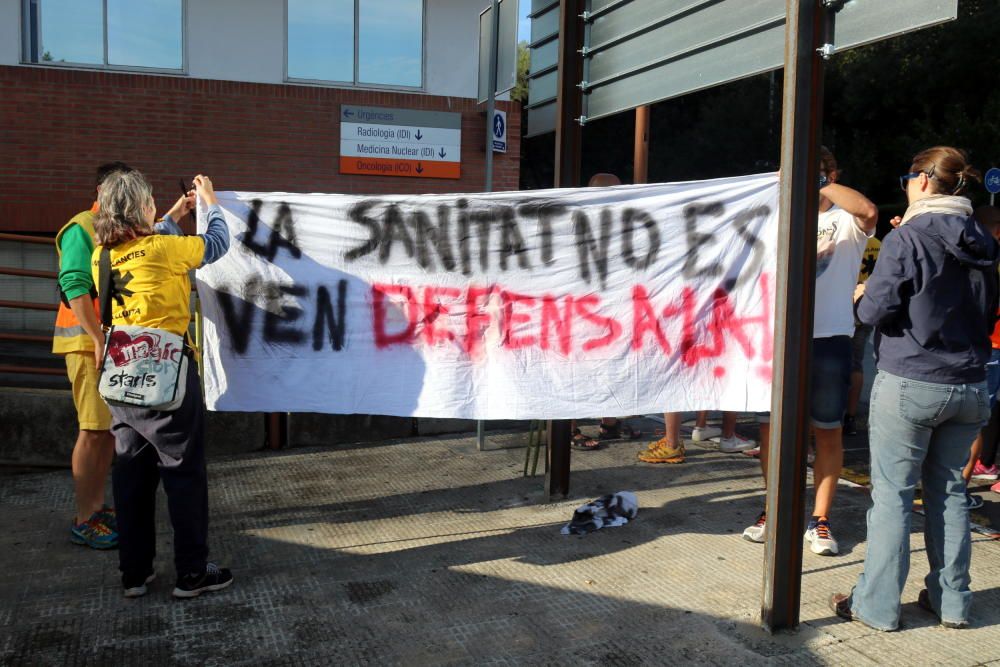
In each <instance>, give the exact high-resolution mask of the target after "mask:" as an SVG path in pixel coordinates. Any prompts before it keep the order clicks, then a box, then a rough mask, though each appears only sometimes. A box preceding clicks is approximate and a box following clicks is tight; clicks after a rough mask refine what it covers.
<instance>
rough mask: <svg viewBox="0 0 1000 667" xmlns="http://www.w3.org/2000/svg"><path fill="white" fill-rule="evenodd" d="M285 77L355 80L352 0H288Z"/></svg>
mask: <svg viewBox="0 0 1000 667" xmlns="http://www.w3.org/2000/svg"><path fill="white" fill-rule="evenodd" d="M288 76H289V78H292V79H317V80H320V81H348V82H351V83H353V82H354V0H288Z"/></svg>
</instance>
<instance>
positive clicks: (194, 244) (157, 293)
mask: <svg viewBox="0 0 1000 667" xmlns="http://www.w3.org/2000/svg"><path fill="white" fill-rule="evenodd" d="M194 189H195V191H196V192H197V196H198V197H200V198H201V200H202V201H203V202H204V203H205V204H206V205H207V207H208V228H207V230H206V231H205V233H204V234H199V235H197V236H173V235H169V236H168V235H157V234H156V233H155V230H154V216H155V210H156V209H155V203H154V200H153V193H152V188H151V187H150V185H149V183H148V182H147V181H146V179H145V178H144V177H143V175H142V174H141V173H139V172H138V171H135V170H132V171H129V172H116V173H114V174H111V175H109V176H108V177H107V178H106V179H105V180H104V183H103V185H102V187H101V190H100V193H99V195H98V203H99V211H98V215H97V221H96V224H95V232H96V240H97V243H98V247H97V248H96V249H95V250H94V254H93V256H92V273H93V277H94V282H95V283H96V284H97V285H98V290H99V291H100V292H102V294H101V297H102V299H104V300H105V301H106V303H108V305H109V306H110V308H107V307H106V308H105V309H106V310H110V321H105V322H104V324H105V326H108V325H112V326H114V327H146V328H149V329H154V330H159V331H161V332H164V333H165V334H167V335H173V336H176V337H178V340H183V341H184V350H183V355H185V356H187V357H188V358H189V359H191V358H193V351H192V349H191V347H190V346H189V345H187V344H186V343H187V330H188V325H189V322H190V319H191V312H190V295H191V283H190V278H189V276H188V274H189V271H190V270H191V269H194V268H197V267H199V266H204V265H205V264H210V263H212V262H214V261H216V260H217V259H219V258H220V257H222V256H223V255H224V254H225V252H226V251H227V250H228V248H229V230H228V228H227V226H226V220H225V217H224V216H223V214H222V209H221V208H220V207H219V206H218V201H217V200H216V197H215V192H214V189H213V186H212V181H211V180H210V179H209V178H208V177H207V176H200V175H199V176H196V177H195V179H194ZM191 194H193V193H189V195H191ZM178 231H179V230H178ZM105 251H106V252H105ZM102 264H103V266H102ZM102 274H103V277H102ZM104 292H107V293H104ZM122 335H126V336H127V334H124V331H114V330H112V333H111V334H110V337H109V344H108V348H109V352H108V356H109V357H110V356H111V355H112V354H113V353H114V352H115V350H112V349H110V348H111V347H112V346H111V340H112V339H116V340H120V339H121V337H122ZM178 356H179V355H178ZM108 363H109V362H108V361H107V360H106V361H105V366H106V365H107V364H108ZM179 367H180V369H182V370H181V371H180V375H179V376H178V377H177V378H176V381H177V386H178V389H179V390H182V391H183V400H182V401H181V403H180V404H179V405H172V404H171V405H169V406H168V407H165V408H163V409H155V408H159V407H161V406H159V405H158V406H154V408H148V407H135V406H129V405H125V404H123V403H120V402H110V410H111V416H112V425H111V431H112V433H113V435H114V437H115V451H116V453H117V455H118V456H117V460H116V462H115V466H114V470H113V472H112V488H113V490H114V497H115V503H116V505H117V508H118V541H119V568H120V569H121V572H122V584H123V587H124V590H125V596H126V597H139V596H141V595H144V594H145V593H146V590H147V588H146V585H147V584H148V583H150V582H151V581H153V579H154V578H155V576H156V575H155V570H154V566H153V560H154V557H155V554H156V526H155V500H156V487H157V486H158V484H159V483H160V481H162V482H163V488H164V491H166V495H167V506H168V508H169V511H170V521H171V524H172V525H173V529H174V565H175V568H176V571H177V584H176V586H175V588H174V590H173V595H174V596H175V597H178V598H190V597H196V596H198V595H200V594H201V593H204V592H207V591H216V590H221V589H223V588H225V587H227V586H229V585H230V584H231V583H232V581H233V576H232V574H231V573H230V571H229V570H227V569H223V568H219V567H218V566H217V565H215V564H213V563H210V562H208V477H207V472H206V468H205V442H204V440H205V419H204V414H205V408H204V405H203V402H202V391H201V383H200V381H199V378H198V367H197V364H195V363H193V361H192V362H191V363H186V364H185V363H181V364H180V366H179ZM183 369H186V372H184V370H183ZM114 379H115V378H111V380H114ZM129 382H130V383H131V386H132V387H135V386H136V385H135V384H134V382H135V381H134V380H129ZM102 395H104V396H105V398H107V395H106V394H104V393H103V389H102Z"/></svg>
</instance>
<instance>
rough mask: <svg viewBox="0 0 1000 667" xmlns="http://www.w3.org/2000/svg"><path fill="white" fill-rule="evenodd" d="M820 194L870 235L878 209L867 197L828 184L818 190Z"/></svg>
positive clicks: (837, 184) (834, 184)
mask: <svg viewBox="0 0 1000 667" xmlns="http://www.w3.org/2000/svg"><path fill="white" fill-rule="evenodd" d="M820 194H822V195H823V196H824V197H826V198H827V199H829V200H830V201H832V202H833V203H834V204H835V205H836V206H839V207H840V208H842V209H844V210H845V211H847V212H848V213H850V214H851V215H853V216H854V220H855V221H856V222H857V225H858V228H859V229H860V230H861V231H863V232H864V233H865V234H869V235H870V234H871V233H872V232H873V231H874V230H875V225H876V223H878V207H877V206H875V204H873V203H872V201H871V200H870V199H868V197H865V196H864V195H863V194H861V193H860V192H858V191H857V190H854V189H852V188H849V187H847V186H846V185H840V184H839V183H830V184H828V185H825V186H823V187H822V188H820Z"/></svg>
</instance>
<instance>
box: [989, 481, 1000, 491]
mask: <svg viewBox="0 0 1000 667" xmlns="http://www.w3.org/2000/svg"><path fill="white" fill-rule="evenodd" d="M990 491H992V492H993V493H1000V482H997V483H996V484H994V485H993V486H991V487H990Z"/></svg>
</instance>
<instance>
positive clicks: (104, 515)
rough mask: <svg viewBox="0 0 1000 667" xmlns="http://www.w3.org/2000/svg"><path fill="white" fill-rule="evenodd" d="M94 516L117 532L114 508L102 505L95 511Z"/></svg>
mask: <svg viewBox="0 0 1000 667" xmlns="http://www.w3.org/2000/svg"><path fill="white" fill-rule="evenodd" d="M96 516H97V518H98V519H100V521H101V523H103V524H104V525H105V526H107V527H108V528H110V529H111V530H113V531H115V532H116V533H117V532H118V514H117V513H115V508H114V507H108V506H107V505H104V506H102V507H101V509H99V510H97V513H96Z"/></svg>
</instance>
